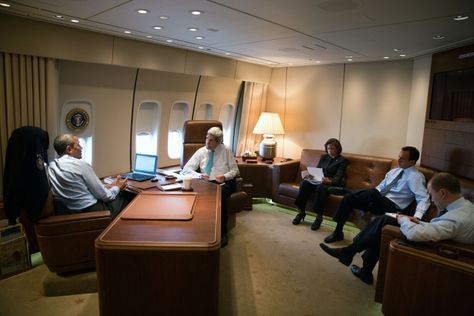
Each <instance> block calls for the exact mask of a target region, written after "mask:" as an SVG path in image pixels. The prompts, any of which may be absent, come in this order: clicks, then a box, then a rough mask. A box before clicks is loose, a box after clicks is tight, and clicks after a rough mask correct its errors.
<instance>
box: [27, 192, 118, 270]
mask: <svg viewBox="0 0 474 316" xmlns="http://www.w3.org/2000/svg"><path fill="white" fill-rule="evenodd" d="M111 221H112V218H111V216H110V212H109V211H97V212H88V213H80V214H71V215H54V203H53V196H52V194H51V191H49V195H48V199H47V200H46V204H45V206H44V207H43V211H42V214H41V218H40V219H39V220H38V222H37V223H35V225H34V228H35V231H36V237H37V240H38V245H39V249H40V251H41V255H42V257H43V262H44V264H45V265H46V266H47V267H48V269H49V270H50V271H51V272H55V273H66V272H72V271H78V270H84V269H90V268H94V267H95V248H94V240H95V239H96V238H97V236H99V234H100V233H101V232H102V231H103V230H104V229H105V228H106V227H107V226H108V225H109V224H110V222H111Z"/></svg>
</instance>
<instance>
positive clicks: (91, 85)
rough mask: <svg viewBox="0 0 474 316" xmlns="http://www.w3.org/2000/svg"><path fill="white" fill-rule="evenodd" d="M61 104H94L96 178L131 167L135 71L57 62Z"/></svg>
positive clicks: (94, 162)
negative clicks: (131, 125) (76, 101)
mask: <svg viewBox="0 0 474 316" xmlns="http://www.w3.org/2000/svg"><path fill="white" fill-rule="evenodd" d="M59 69H60V79H59V81H60V88H59V91H60V94H59V104H58V106H61V105H62V104H64V103H65V102H68V101H70V100H88V101H91V102H92V104H93V107H94V108H93V115H94V121H95V126H94V147H93V166H94V169H95V171H96V173H97V175H98V176H99V177H101V176H106V175H111V174H117V173H120V172H124V171H128V170H129V168H130V163H129V152H130V124H131V122H130V118H131V111H132V106H131V105H132V98H133V86H134V80H135V70H134V69H132V68H124V67H116V66H107V65H96V64H87V63H77V62H60V64H59Z"/></svg>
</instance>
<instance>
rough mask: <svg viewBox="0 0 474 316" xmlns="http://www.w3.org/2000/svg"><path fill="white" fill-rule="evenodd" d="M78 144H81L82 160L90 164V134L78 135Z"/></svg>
mask: <svg viewBox="0 0 474 316" xmlns="http://www.w3.org/2000/svg"><path fill="white" fill-rule="evenodd" d="M79 144H81V146H82V160H85V161H86V162H88V163H89V164H90V165H92V136H89V137H79Z"/></svg>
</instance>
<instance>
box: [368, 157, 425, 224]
mask: <svg viewBox="0 0 474 316" xmlns="http://www.w3.org/2000/svg"><path fill="white" fill-rule="evenodd" d="M400 172H401V168H395V169H392V170H390V171H389V172H387V174H386V175H385V178H384V179H383V180H382V182H380V184H379V185H378V186H377V190H379V191H381V190H383V188H384V187H386V186H387V185H388V184H390V183H391V182H392V180H393V179H394V178H395V177H396V176H397V175H398V174H399V173H400ZM385 197H387V198H389V199H390V200H391V201H393V202H394V203H395V204H397V205H398V207H399V208H400V209H401V210H403V209H405V208H407V207H408V206H409V205H410V203H411V202H412V201H413V198H414V199H415V200H416V211H415V217H417V218H422V217H423V215H424V214H425V212H426V210H428V208H429V207H430V196H429V194H428V191H427V190H426V180H425V176H424V175H423V174H422V173H421V172H419V171H418V170H416V167H415V166H412V167H409V168H406V169H403V175H402V177H401V178H400V179H399V180H398V182H397V184H396V185H395V186H393V187H392V188H391V189H390V191H389V192H388V193H387V194H386V195H385Z"/></svg>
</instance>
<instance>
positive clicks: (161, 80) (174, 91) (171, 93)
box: [133, 70, 199, 167]
mask: <svg viewBox="0 0 474 316" xmlns="http://www.w3.org/2000/svg"><path fill="white" fill-rule="evenodd" d="M198 79H199V76H193V75H184V74H176V73H170V72H162V71H154V70H140V72H139V75H138V78H137V88H136V93H135V115H136V111H137V110H138V106H139V105H140V104H141V103H142V102H144V101H157V102H158V103H159V104H160V109H161V110H160V112H161V119H160V122H159V123H160V127H159V129H160V130H159V135H158V137H159V139H158V141H159V144H158V157H159V158H158V166H159V167H166V166H172V165H177V164H179V159H170V158H169V157H168V123H169V119H170V111H171V106H172V105H173V104H174V102H187V103H188V104H189V105H190V109H189V110H190V112H189V113H190V114H189V118H190V117H191V113H192V110H193V109H192V106H193V103H194V96H195V93H196V87H197V82H198ZM133 141H134V140H133Z"/></svg>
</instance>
